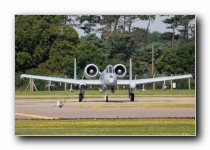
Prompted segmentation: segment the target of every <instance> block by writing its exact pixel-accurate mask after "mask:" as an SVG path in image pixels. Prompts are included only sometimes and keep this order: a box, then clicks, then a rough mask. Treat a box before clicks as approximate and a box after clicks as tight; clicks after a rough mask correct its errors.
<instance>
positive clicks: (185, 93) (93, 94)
mask: <svg viewBox="0 0 210 150" xmlns="http://www.w3.org/2000/svg"><path fill="white" fill-rule="evenodd" d="M133 92H134V94H135V96H136V97H138V96H151V97H155V96H163V97H164V96H167V97H170V96H173V97H179V96H181V97H190V96H191V97H194V96H195V90H165V91H163V90H159V89H157V90H146V91H144V92H140V90H134V91H133ZM78 94H79V90H75V91H74V92H69V91H35V92H29V91H26V92H25V91H16V92H15V98H16V99H24V98H27V99H30V98H33V99H34V98H52V99H56V98H78ZM85 97H86V98H103V97H104V94H103V93H100V92H99V91H98V90H86V91H85ZM109 97H111V98H115V97H116V98H118V97H119V98H124V97H125V98H127V97H128V90H116V92H115V93H111V92H110V91H109Z"/></svg>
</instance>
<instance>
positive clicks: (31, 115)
mask: <svg viewBox="0 0 210 150" xmlns="http://www.w3.org/2000/svg"><path fill="white" fill-rule="evenodd" d="M15 115H17V116H24V117H32V118H38V119H59V118H58V117H48V116H38V115H33V114H23V113H15Z"/></svg>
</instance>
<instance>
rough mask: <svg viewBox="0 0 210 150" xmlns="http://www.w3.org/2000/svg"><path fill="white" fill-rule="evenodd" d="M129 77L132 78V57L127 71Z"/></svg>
mask: <svg viewBox="0 0 210 150" xmlns="http://www.w3.org/2000/svg"><path fill="white" fill-rule="evenodd" d="M129 79H130V80H132V58H130V73H129Z"/></svg>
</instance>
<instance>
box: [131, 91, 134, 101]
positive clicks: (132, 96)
mask: <svg viewBox="0 0 210 150" xmlns="http://www.w3.org/2000/svg"><path fill="white" fill-rule="evenodd" d="M130 100H131V102H133V101H134V94H133V93H130Z"/></svg>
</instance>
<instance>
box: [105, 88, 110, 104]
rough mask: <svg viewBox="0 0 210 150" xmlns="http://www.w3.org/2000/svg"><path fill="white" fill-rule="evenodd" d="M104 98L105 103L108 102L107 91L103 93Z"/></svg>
mask: <svg viewBox="0 0 210 150" xmlns="http://www.w3.org/2000/svg"><path fill="white" fill-rule="evenodd" d="M104 98H105V100H106V102H108V101H109V99H108V91H107V90H106V91H105V95H104Z"/></svg>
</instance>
